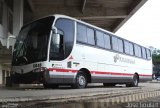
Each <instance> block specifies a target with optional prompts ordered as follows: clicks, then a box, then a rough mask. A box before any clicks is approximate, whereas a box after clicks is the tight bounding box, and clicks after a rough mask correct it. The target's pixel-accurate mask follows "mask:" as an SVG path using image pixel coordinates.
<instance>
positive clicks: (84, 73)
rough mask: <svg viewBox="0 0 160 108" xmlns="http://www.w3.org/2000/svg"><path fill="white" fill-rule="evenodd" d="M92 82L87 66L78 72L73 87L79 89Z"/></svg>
mask: <svg viewBox="0 0 160 108" xmlns="http://www.w3.org/2000/svg"><path fill="white" fill-rule="evenodd" d="M90 82H91V74H90V71H89V70H88V69H86V68H82V69H80V70H79V71H78V72H77V74H76V77H75V80H74V84H73V85H72V87H73V88H78V89H81V88H85V87H86V86H87V84H88V83H90Z"/></svg>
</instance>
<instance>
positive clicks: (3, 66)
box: [0, 0, 147, 84]
mask: <svg viewBox="0 0 160 108" xmlns="http://www.w3.org/2000/svg"><path fill="white" fill-rule="evenodd" d="M146 1H147V0H0V84H1V83H2V82H3V83H4V82H5V81H2V80H3V78H1V76H4V77H6V75H8V74H5V72H6V71H9V70H10V64H11V48H10V49H7V48H6V44H7V37H8V36H9V35H15V36H17V35H18V32H19V30H20V28H21V27H22V25H23V24H26V23H28V22H30V21H32V20H35V19H37V18H40V17H44V16H47V15H51V14H56V13H57V14H65V15H69V16H72V17H75V18H77V19H80V20H83V21H86V22H88V23H91V24H93V25H97V26H99V27H102V28H104V29H107V30H109V31H111V32H116V31H117V30H118V29H119V28H120V27H121V26H122V25H123V24H124V23H125V22H126V21H127V20H128V19H129V18H130V17H131V16H132V15H133V14H134V13H135V12H136V11H137V10H138V9H139V8H140V7H141V6H142V5H143V4H145V3H146ZM2 70H3V73H2ZM2 74H5V75H2Z"/></svg>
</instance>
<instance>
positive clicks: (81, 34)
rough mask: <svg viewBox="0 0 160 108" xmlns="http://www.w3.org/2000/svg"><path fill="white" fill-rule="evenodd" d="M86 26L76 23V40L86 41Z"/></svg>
mask: <svg viewBox="0 0 160 108" xmlns="http://www.w3.org/2000/svg"><path fill="white" fill-rule="evenodd" d="M86 30H87V28H86V26H84V25H82V24H79V23H77V41H78V42H82V43H87V36H86V32H87V31H86Z"/></svg>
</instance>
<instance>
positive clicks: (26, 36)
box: [12, 17, 54, 65]
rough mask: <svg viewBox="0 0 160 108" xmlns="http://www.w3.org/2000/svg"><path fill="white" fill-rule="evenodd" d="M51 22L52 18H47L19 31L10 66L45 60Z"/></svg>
mask: <svg viewBox="0 0 160 108" xmlns="http://www.w3.org/2000/svg"><path fill="white" fill-rule="evenodd" d="M53 21H54V17H47V18H44V19H41V20H37V21H35V22H33V23H31V24H28V25H26V26H24V27H23V28H22V29H21V31H20V33H19V35H18V38H17V41H16V43H15V46H14V51H13V60H12V65H24V64H29V63H33V62H40V61H45V60H46V59H47V49H48V41H49V36H50V31H51V28H52V24H53Z"/></svg>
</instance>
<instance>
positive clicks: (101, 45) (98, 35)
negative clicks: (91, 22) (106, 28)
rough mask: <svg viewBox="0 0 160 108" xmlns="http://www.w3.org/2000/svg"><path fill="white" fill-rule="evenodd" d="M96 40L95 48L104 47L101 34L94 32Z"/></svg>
mask: <svg viewBox="0 0 160 108" xmlns="http://www.w3.org/2000/svg"><path fill="white" fill-rule="evenodd" d="M96 40H97V46H98V47H101V48H105V47H104V38H103V32H100V31H96Z"/></svg>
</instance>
